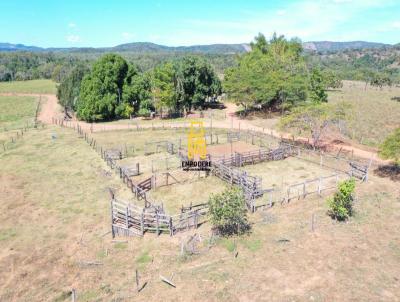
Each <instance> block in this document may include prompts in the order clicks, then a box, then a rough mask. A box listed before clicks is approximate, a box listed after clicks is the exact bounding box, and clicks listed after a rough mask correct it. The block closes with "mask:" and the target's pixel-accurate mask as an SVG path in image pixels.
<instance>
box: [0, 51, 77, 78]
mask: <svg viewBox="0 0 400 302" xmlns="http://www.w3.org/2000/svg"><path fill="white" fill-rule="evenodd" d="M79 61H80V60H79V59H77V58H75V57H69V58H65V57H61V56H59V55H56V54H54V53H33V52H0V81H25V80H34V79H53V80H54V81H55V82H60V81H61V80H62V79H63V78H64V76H66V75H67V74H68V72H69V71H70V70H71V69H72V68H73V67H74V66H75V65H76V64H77V63H78V62H79Z"/></svg>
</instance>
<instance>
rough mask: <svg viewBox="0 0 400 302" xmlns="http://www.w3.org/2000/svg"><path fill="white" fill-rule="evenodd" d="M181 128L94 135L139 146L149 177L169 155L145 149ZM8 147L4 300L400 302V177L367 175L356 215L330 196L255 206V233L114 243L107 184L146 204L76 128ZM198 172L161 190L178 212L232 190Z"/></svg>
mask: <svg viewBox="0 0 400 302" xmlns="http://www.w3.org/2000/svg"><path fill="white" fill-rule="evenodd" d="M28 115H29V114H28ZM20 118H21V119H22V117H20ZM18 119H19V118H18ZM18 119H16V120H18ZM181 135H182V136H183V137H184V136H185V132H184V130H182V132H180V130H178V131H175V130H168V131H167V130H154V131H152V130H146V131H139V132H137V131H112V132H105V133H93V137H94V138H95V139H96V141H97V142H98V144H101V145H105V146H107V147H115V146H124V145H125V143H127V144H128V146H131V144H133V145H134V152H132V154H131V155H132V157H129V158H127V159H124V161H126V162H131V161H133V162H134V161H136V160H141V161H143V162H144V161H145V160H147V163H143V169H145V168H146V167H147V168H146V169H147V172H146V173H149V172H148V171H149V169H150V164H149V161H150V160H151V159H155V160H159V161H160V165H162V164H161V163H162V162H163V160H164V159H165V156H166V155H167V154H166V153H159V154H154V155H151V156H149V157H144V146H143V144H144V143H145V142H146V141H152V140H161V139H171V140H176V139H177V138H178V137H179V136H181ZM0 151H1V152H0V201H1V202H0V221H1V222H0V301H71V290H72V289H76V292H77V301H321V302H322V301H400V299H399V297H400V283H399V275H400V265H399V263H400V235H399V234H400V233H399V231H400V223H399V221H400V214H399V213H400V211H399V210H400V188H399V182H398V181H394V180H390V178H381V177H378V176H377V175H376V173H373V172H372V173H371V175H370V179H369V181H368V182H367V183H357V188H356V202H355V214H354V217H352V218H351V219H350V220H349V221H348V222H346V223H339V222H336V221H334V220H332V219H331V218H330V217H329V216H328V215H327V205H326V197H327V195H325V196H323V197H317V196H315V197H309V198H307V199H304V200H294V201H292V202H290V203H289V204H284V205H276V206H274V207H273V208H272V209H268V210H264V211H259V212H257V213H255V214H249V220H250V222H251V223H252V231H251V233H249V234H248V235H245V236H242V237H230V238H212V237H211V225H210V223H205V224H204V225H202V226H200V227H199V228H198V229H196V230H191V231H189V232H182V233H178V234H177V235H176V236H174V237H170V236H169V235H166V234H163V235H160V236H159V237H157V236H155V235H154V234H148V233H147V234H145V236H144V237H143V238H139V237H137V238H123V237H117V238H116V239H115V240H113V239H112V237H111V234H110V200H109V194H108V188H112V189H114V191H115V193H116V195H117V197H118V198H120V199H123V200H127V201H131V202H133V203H136V202H137V201H136V200H134V197H133V195H132V193H131V192H129V191H128V189H127V187H126V185H124V184H123V183H122V181H121V180H120V179H119V178H118V177H117V175H116V174H115V173H114V172H113V171H111V170H110V168H109V167H108V166H107V165H106V164H105V163H104V161H103V160H102V159H101V158H100V156H99V155H98V154H97V153H96V152H95V151H94V150H93V149H91V148H90V146H89V145H88V144H87V143H86V142H85V141H84V140H83V139H82V138H80V137H79V135H78V134H77V133H76V132H74V131H73V130H72V129H66V128H60V127H58V126H51V125H46V126H45V127H44V128H42V127H39V128H38V129H30V130H28V131H27V132H26V133H25V134H24V137H23V138H21V139H19V140H17V141H16V142H15V143H14V144H13V146H12V148H9V149H7V150H6V151H4V152H3V151H2V150H0ZM133 155H134V156H135V157H133ZM146 165H147V166H146ZM160 169H161V168H160ZM245 169H246V170H248V171H251V173H253V172H254V173H259V174H260V175H262V176H263V179H265V182H267V183H268V184H270V185H273V184H275V183H276V184H277V185H279V184H280V183H282V175H286V177H285V179H284V180H283V181H284V182H291V180H293V181H294V180H295V179H296V178H299V179H300V180H303V179H304V178H308V177H313V176H314V175H317V174H319V173H320V172H323V171H322V170H320V167H319V166H318V165H315V164H312V163H307V162H304V161H301V160H300V159H296V158H289V159H286V160H284V161H282V162H270V163H263V164H260V165H255V166H247V167H245ZM324 171H325V170H324ZM196 176H197V175H194V176H193V177H192V179H190V180H188V181H187V182H184V183H181V184H174V185H171V186H168V187H160V188H157V189H156V190H155V191H154V192H151V194H152V195H151V196H152V197H153V198H154V199H156V200H161V201H163V202H164V205H165V207H166V209H167V210H168V211H171V212H174V211H177V210H179V207H180V206H181V205H182V204H186V205H188V203H190V201H193V202H204V201H206V199H207V197H208V195H209V194H211V193H215V192H220V191H221V190H223V189H224V188H225V187H226V186H227V185H226V184H225V183H223V182H222V181H220V180H219V179H216V178H214V177H209V178H201V179H197V178H196ZM328 195H330V194H328ZM312 217H314V228H313V229H312V225H311V221H312V220H313V219H312ZM194 233H197V234H200V235H201V242H200V243H199V244H198V248H197V250H198V252H199V253H198V254H195V255H190V254H187V253H184V254H182V253H181V242H182V241H186V240H188V238H189V236H190V235H192V234H194ZM136 270H137V271H138V273H139V283H140V286H141V287H142V286H144V287H143V289H142V290H141V291H140V292H138V291H137V287H136V282H135V271H136ZM160 275H162V276H165V277H167V278H169V279H172V280H173V282H174V283H175V284H176V288H173V287H170V286H168V285H167V284H165V283H164V282H162V281H161V279H160Z"/></svg>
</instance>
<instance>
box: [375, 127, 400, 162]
mask: <svg viewBox="0 0 400 302" xmlns="http://www.w3.org/2000/svg"><path fill="white" fill-rule="evenodd" d="M379 156H380V157H382V158H383V159H391V160H393V161H394V163H395V165H397V166H400V128H397V129H396V130H395V131H394V132H393V133H392V134H390V135H389V136H388V137H386V139H385V141H384V142H383V143H382V145H381V146H380V148H379Z"/></svg>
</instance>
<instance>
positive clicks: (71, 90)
mask: <svg viewBox="0 0 400 302" xmlns="http://www.w3.org/2000/svg"><path fill="white" fill-rule="evenodd" d="M87 73H89V68H87V67H86V66H85V65H83V64H79V65H77V66H76V67H75V68H74V69H72V70H71V72H70V73H69V74H68V75H67V76H66V77H65V78H64V80H63V81H62V82H61V84H60V85H58V86H57V98H58V102H59V104H60V105H61V106H63V107H64V108H68V109H72V110H74V109H75V107H76V106H75V105H76V103H77V100H78V97H79V93H80V86H81V82H82V79H83V77H84V76H85V74H87Z"/></svg>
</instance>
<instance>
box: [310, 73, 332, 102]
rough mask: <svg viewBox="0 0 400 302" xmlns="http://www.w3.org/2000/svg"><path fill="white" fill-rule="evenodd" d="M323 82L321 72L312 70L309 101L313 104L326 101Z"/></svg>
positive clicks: (326, 96)
mask: <svg viewBox="0 0 400 302" xmlns="http://www.w3.org/2000/svg"><path fill="white" fill-rule="evenodd" d="M325 86H326V83H325V80H324V78H323V76H322V73H321V71H320V70H319V69H318V68H314V69H313V70H312V71H311V76H310V99H311V101H313V102H314V103H321V102H327V101H328V95H327V94H326V92H325Z"/></svg>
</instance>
